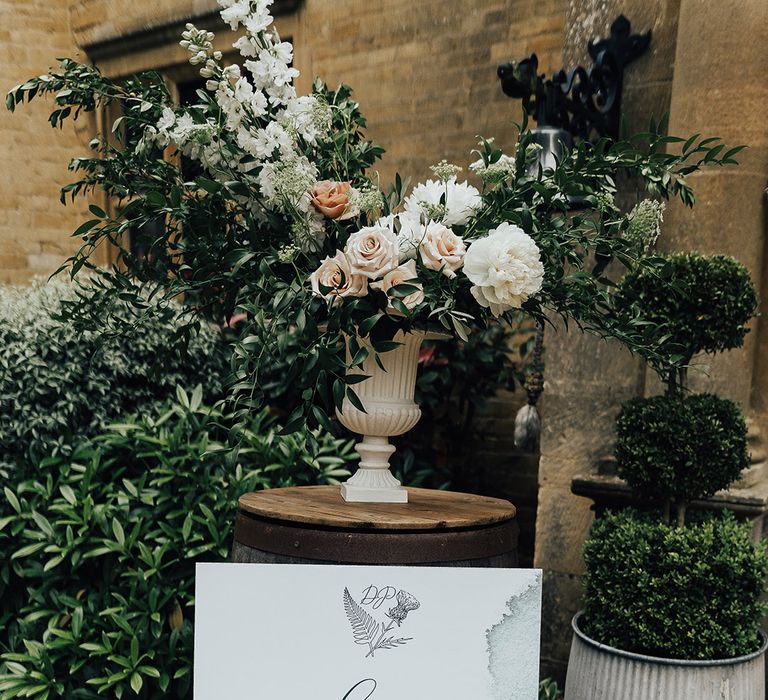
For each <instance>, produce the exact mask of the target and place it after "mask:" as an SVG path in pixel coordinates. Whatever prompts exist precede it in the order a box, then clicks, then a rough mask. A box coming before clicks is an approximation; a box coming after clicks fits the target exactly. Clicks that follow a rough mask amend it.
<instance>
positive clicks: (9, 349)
mask: <svg viewBox="0 0 768 700" xmlns="http://www.w3.org/2000/svg"><path fill="white" fill-rule="evenodd" d="M83 293H84V294H86V295H87V294H88V293H89V291H88V290H86V291H85V292H83ZM76 294H77V289H76V287H75V286H74V285H71V284H68V283H66V282H63V281H51V282H48V283H47V284H46V283H43V282H40V281H37V282H35V283H33V284H32V286H31V287H18V288H15V287H0V469H2V466H3V464H5V465H6V467H7V466H8V465H9V464H14V463H15V464H18V462H19V461H23V460H25V459H29V460H31V461H32V462H35V461H37V460H40V459H42V458H43V457H46V456H48V455H50V454H55V453H57V452H58V451H60V450H62V449H66V446H67V445H70V444H71V443H72V441H74V440H76V439H78V438H80V437H83V436H87V435H93V434H94V433H96V432H98V431H99V430H101V429H102V427H103V426H104V425H105V424H106V423H107V422H109V421H111V420H115V419H116V418H117V417H119V416H122V415H126V414H127V413H133V412H136V411H138V412H144V411H151V410H152V408H153V407H154V406H156V405H159V404H161V403H163V402H164V401H166V400H167V399H168V398H169V397H170V396H173V392H174V391H175V389H176V386H183V387H185V388H187V389H188V390H191V389H193V388H194V387H195V386H197V385H198V384H202V385H203V387H204V390H205V398H206V399H207V400H209V399H214V398H218V396H219V395H220V394H221V392H222V391H223V379H224V377H225V376H226V373H227V367H228V362H229V356H228V351H227V348H226V346H225V344H224V343H223V342H222V340H221V334H220V332H219V331H218V329H216V328H213V327H209V326H203V327H202V328H201V329H200V331H199V332H198V333H197V334H193V335H192V336H191V337H190V339H189V343H188V344H186V351H184V350H183V349H181V348H180V347H179V345H180V344H179V343H173V342H171V339H172V336H173V334H174V333H175V332H176V331H177V330H178V329H179V328H180V327H181V326H182V325H184V324H186V323H187V322H184V324H183V323H182V321H181V318H180V317H181V307H178V309H175V310H171V311H162V312H161V310H160V308H159V307H158V306H157V305H156V304H155V303H154V302H152V301H151V300H150V299H149V298H145V300H144V303H143V307H144V308H143V309H141V313H139V310H137V309H136V308H134V307H133V306H131V305H130V304H129V303H128V302H120V301H118V302H115V305H114V307H113V308H112V309H111V310H110V313H116V314H117V315H118V316H119V317H120V318H121V319H122V323H124V324H125V325H131V324H132V325H133V328H132V331H131V333H130V335H129V336H122V337H117V336H109V335H106V336H104V335H102V336H99V334H96V333H80V332H78V331H76V330H74V329H73V327H72V325H71V324H70V323H69V322H67V321H62V320H60V319H58V318H57V317H56V316H57V314H58V313H59V312H60V311H61V305H62V302H63V301H66V300H69V299H72V298H73V297H74V296H75V295H76ZM146 296H147V295H145V297H146Z"/></svg>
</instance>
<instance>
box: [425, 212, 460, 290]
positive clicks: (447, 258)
mask: <svg viewBox="0 0 768 700" xmlns="http://www.w3.org/2000/svg"><path fill="white" fill-rule="evenodd" d="M419 250H420V251H421V261H422V262H423V263H424V267H426V268H427V269H429V270H437V271H439V272H442V273H443V274H444V275H445V276H446V277H448V278H451V279H452V278H454V277H456V270H458V269H459V268H460V267H461V266H462V265H463V264H464V256H465V255H466V253H467V248H466V246H465V245H464V241H463V240H462V239H461V237H460V236H457V235H456V234H455V233H454V232H453V231H451V229H449V228H447V227H446V226H443V225H442V224H438V223H435V222H434V221H432V222H430V223H429V225H428V226H427V230H426V232H425V233H424V236H423V238H422V239H421V242H420V243H419Z"/></svg>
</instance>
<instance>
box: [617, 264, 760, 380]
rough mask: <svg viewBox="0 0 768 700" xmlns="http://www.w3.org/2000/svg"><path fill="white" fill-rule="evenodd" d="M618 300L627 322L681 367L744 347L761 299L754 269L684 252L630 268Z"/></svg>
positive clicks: (623, 281) (619, 310) (618, 309)
mask: <svg viewBox="0 0 768 700" xmlns="http://www.w3.org/2000/svg"><path fill="white" fill-rule="evenodd" d="M614 304H615V308H616V310H617V312H618V313H619V315H620V316H622V317H624V319H625V321H627V322H629V323H634V324H635V325H638V324H641V325H642V326H643V327H644V328H645V331H644V332H645V334H646V336H647V337H648V339H649V340H651V341H652V343H651V344H652V345H654V346H655V347H656V348H657V350H658V351H659V352H660V354H661V355H662V356H664V357H665V358H666V362H667V365H668V366H681V365H685V364H688V362H689V361H690V359H691V357H693V355H695V354H696V353H698V352H701V351H704V352H709V353H715V352H721V351H723V350H729V349H731V348H736V347H740V346H741V345H742V343H743V342H744V336H745V335H746V333H747V328H746V324H747V323H748V322H749V320H750V319H751V318H752V317H753V316H754V315H755V310H756V308H757V297H756V294H755V288H754V286H753V284H752V280H751V278H750V275H749V272H748V271H747V269H746V268H745V267H744V266H743V265H742V264H741V263H739V262H737V261H736V260H734V259H733V258H729V257H726V256H724V255H713V256H705V255H700V254H699V253H679V254H675V255H668V256H664V257H662V258H660V259H659V262H658V264H656V265H649V266H640V267H638V268H637V269H636V270H635V271H634V272H630V273H629V274H628V275H627V276H626V277H625V278H624V279H623V280H622V282H621V283H620V285H619V288H618V290H617V292H616V294H615V296H614Z"/></svg>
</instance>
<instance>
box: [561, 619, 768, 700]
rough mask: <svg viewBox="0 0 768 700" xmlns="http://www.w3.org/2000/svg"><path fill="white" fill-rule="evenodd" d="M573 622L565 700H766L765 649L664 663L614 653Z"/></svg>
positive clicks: (765, 644)
mask: <svg viewBox="0 0 768 700" xmlns="http://www.w3.org/2000/svg"><path fill="white" fill-rule="evenodd" d="M582 615H583V612H580V613H577V614H576V615H575V616H574V618H573V620H572V622H571V626H572V627H573V642H572V643H571V656H570V659H569V661H568V675H567V677H566V681H565V700H764V698H765V650H766V647H768V638H767V637H766V636H765V634H763V633H762V632H761V637H762V640H763V643H762V644H761V646H760V648H759V649H758V650H757V651H755V652H753V653H751V654H747V655H746V656H738V657H736V658H733V659H717V660H714V661H686V660H685V659H663V658H658V657H655V656H645V655H643V654H633V653H631V652H627V651H622V650H621V649H615V648H614V647H609V646H607V645H605V644H600V643H599V642H596V641H595V640H594V639H590V638H589V637H587V636H586V635H585V634H584V633H583V632H582V631H581V630H580V629H579V620H580V618H581V616H582Z"/></svg>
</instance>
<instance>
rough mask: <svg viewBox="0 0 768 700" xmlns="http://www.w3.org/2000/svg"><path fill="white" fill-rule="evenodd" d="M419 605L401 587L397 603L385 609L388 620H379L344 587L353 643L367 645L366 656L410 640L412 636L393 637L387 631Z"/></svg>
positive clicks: (400, 622)
mask: <svg viewBox="0 0 768 700" xmlns="http://www.w3.org/2000/svg"><path fill="white" fill-rule="evenodd" d="M420 605H421V603H419V601H418V600H416V598H414V597H413V596H412V595H411V594H410V593H408V592H407V591H404V590H402V589H401V590H399V591H398V592H397V605H395V606H394V607H392V608H390V609H389V610H388V611H387V614H386V616H387V617H388V618H389V622H388V623H385V622H380V621H378V620H376V619H375V618H374V617H373V616H372V615H371V614H370V613H369V612H368V611H367V610H366V609H365V608H363V607H362V606H361V605H360V604H359V603H357V602H356V601H355V599H354V598H353V597H352V594H351V593H350V592H349V589H348V588H345V589H344V611H345V612H346V613H347V618H348V619H349V624H350V625H351V626H352V633H353V635H354V637H355V644H360V645H361V646H367V647H368V653H367V654H366V655H365V657H366V658H368V657H369V656H370V657H373V656H374V654H375V653H376V651H377V650H379V649H394V648H396V647H399V646H402V645H403V644H405V643H406V642H410V641H411V640H412V639H413V637H395V635H394V634H389V633H390V632H391V631H392V628H393V627H394V626H395V625H397V626H398V627H400V625H402V624H403V621H404V620H405V618H406V617H408V613H409V612H411V611H413V610H416V609H418V608H419V607H420ZM387 635H389V636H387Z"/></svg>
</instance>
